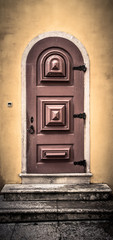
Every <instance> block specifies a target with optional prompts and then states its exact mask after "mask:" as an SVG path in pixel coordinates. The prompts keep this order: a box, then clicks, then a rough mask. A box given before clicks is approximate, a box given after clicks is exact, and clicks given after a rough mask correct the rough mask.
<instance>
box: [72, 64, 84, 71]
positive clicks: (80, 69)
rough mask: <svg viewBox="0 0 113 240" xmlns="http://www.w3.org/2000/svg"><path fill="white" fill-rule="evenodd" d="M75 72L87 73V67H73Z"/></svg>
mask: <svg viewBox="0 0 113 240" xmlns="http://www.w3.org/2000/svg"><path fill="white" fill-rule="evenodd" d="M73 70H79V71H83V72H86V70H87V68H86V66H85V65H82V66H77V67H73Z"/></svg>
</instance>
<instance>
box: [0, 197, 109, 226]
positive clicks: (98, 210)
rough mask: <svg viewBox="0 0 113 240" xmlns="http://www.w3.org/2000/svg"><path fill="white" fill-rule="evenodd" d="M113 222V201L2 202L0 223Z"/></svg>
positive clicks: (0, 203)
mask: <svg viewBox="0 0 113 240" xmlns="http://www.w3.org/2000/svg"><path fill="white" fill-rule="evenodd" d="M77 220H80V221H81V220H82V221H83V220H85V221H86V220H96V221H100V220H105V221H113V201H112V200H108V201H67V200H66V201H60V200H57V201H9V202H8V201H1V202H0V223H13V222H39V221H45V222H46V221H77Z"/></svg>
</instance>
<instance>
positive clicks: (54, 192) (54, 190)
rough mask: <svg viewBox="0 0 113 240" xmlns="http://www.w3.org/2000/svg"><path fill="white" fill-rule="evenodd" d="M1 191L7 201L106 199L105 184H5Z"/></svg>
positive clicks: (106, 186) (107, 187) (107, 192)
mask: <svg viewBox="0 0 113 240" xmlns="http://www.w3.org/2000/svg"><path fill="white" fill-rule="evenodd" d="M1 193H2V194H3V197H4V200H7V201H20V200H21V201H28V200H29V201H32V200H33V201H34V200H35V201H38V200H40V201H41V200H42V201H48V200H49V201H53V200H62V201H63V200H74V201H75V200H76V201H83V200H85V201H89V200H91V201H94V200H107V199H109V197H110V194H111V189H110V188H109V186H108V185H107V184H79V185H74V184H67V185H66V184H6V185H5V186H4V187H3V189H2V191H1Z"/></svg>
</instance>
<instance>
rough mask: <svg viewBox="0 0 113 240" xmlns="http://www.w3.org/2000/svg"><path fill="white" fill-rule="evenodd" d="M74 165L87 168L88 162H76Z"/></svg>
mask: <svg viewBox="0 0 113 240" xmlns="http://www.w3.org/2000/svg"><path fill="white" fill-rule="evenodd" d="M74 165H79V166H84V167H86V160H82V161H78V162H74Z"/></svg>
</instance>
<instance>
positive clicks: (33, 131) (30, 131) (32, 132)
mask: <svg viewBox="0 0 113 240" xmlns="http://www.w3.org/2000/svg"><path fill="white" fill-rule="evenodd" d="M28 132H29V133H30V134H34V133H35V129H34V127H33V125H31V126H30V128H29V129H28Z"/></svg>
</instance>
